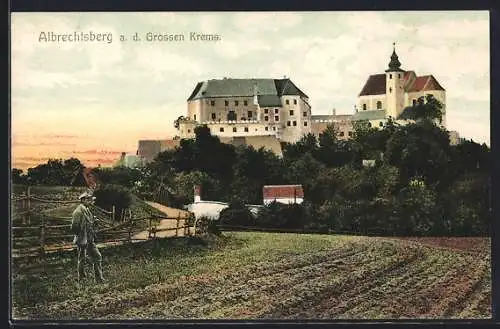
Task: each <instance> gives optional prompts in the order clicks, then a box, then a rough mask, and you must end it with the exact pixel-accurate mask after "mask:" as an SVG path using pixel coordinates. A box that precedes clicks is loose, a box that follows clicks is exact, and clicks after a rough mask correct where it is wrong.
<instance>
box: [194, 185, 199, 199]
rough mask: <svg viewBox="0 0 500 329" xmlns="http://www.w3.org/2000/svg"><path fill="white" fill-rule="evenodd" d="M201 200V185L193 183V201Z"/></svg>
mask: <svg viewBox="0 0 500 329" xmlns="http://www.w3.org/2000/svg"><path fill="white" fill-rule="evenodd" d="M200 201H201V186H200V185H195V186H194V202H195V203H196V202H200Z"/></svg>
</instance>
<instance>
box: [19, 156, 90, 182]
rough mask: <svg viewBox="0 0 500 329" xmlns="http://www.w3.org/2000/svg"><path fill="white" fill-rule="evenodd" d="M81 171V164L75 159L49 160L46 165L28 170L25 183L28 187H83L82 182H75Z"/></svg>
mask: <svg viewBox="0 0 500 329" xmlns="http://www.w3.org/2000/svg"><path fill="white" fill-rule="evenodd" d="M82 169H83V164H82V163H81V162H80V160H78V159H76V158H70V159H66V160H62V159H49V160H48V161H47V163H46V164H41V165H38V166H36V167H34V168H29V169H28V173H27V175H26V180H25V181H26V183H28V184H30V185H50V186H61V185H83V184H84V181H83V180H78V181H77V180H76V178H77V176H78V175H81V171H82ZM75 181H76V182H77V184H75Z"/></svg>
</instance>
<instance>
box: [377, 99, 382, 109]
mask: <svg viewBox="0 0 500 329" xmlns="http://www.w3.org/2000/svg"><path fill="white" fill-rule="evenodd" d="M381 108H382V102H381V101H378V102H377V110H380V109H381Z"/></svg>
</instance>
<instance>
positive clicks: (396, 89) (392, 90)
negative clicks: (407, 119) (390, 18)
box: [385, 43, 405, 119]
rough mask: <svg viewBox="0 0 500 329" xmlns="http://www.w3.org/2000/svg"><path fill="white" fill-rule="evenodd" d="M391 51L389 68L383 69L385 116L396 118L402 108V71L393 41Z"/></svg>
mask: <svg viewBox="0 0 500 329" xmlns="http://www.w3.org/2000/svg"><path fill="white" fill-rule="evenodd" d="M393 47H394V48H393V51H392V55H391V61H390V62H389V68H388V69H387V70H385V74H386V77H385V78H386V79H385V81H386V82H385V88H386V90H385V92H386V104H387V107H386V116H387V117H389V116H390V117H392V118H394V119H396V118H397V117H398V116H399V114H401V112H402V111H403V108H404V93H405V91H404V89H403V84H404V73H405V71H404V70H402V69H401V63H400V62H399V59H398V55H397V54H396V44H395V43H393Z"/></svg>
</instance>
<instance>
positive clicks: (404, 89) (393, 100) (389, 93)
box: [351, 48, 446, 127]
mask: <svg viewBox="0 0 500 329" xmlns="http://www.w3.org/2000/svg"><path fill="white" fill-rule="evenodd" d="M427 95H433V96H434V98H436V99H437V100H438V101H440V102H441V103H442V104H443V109H442V111H443V120H442V122H441V125H443V126H446V90H445V89H444V88H443V86H442V85H441V84H440V83H439V81H438V80H437V79H436V77H434V76H433V75H432V74H429V75H422V76H418V75H417V74H416V73H415V71H411V70H403V69H402V68H401V62H400V61H399V58H398V55H397V54H396V49H395V48H394V49H393V52H392V55H391V59H390V62H389V67H388V68H387V69H386V70H385V73H379V74H373V75H370V76H369V77H368V79H367V81H366V83H365V85H364V86H363V88H362V89H361V92H360V93H359V95H358V102H357V106H356V109H355V114H354V115H353V116H352V118H351V120H352V121H359V120H366V121H368V122H369V123H370V125H371V126H373V127H382V126H383V125H384V122H385V121H386V120H387V119H388V118H389V117H391V118H392V119H394V120H395V121H396V122H399V123H403V124H404V123H406V122H409V121H411V120H409V119H410V117H411V113H412V111H413V110H414V108H415V105H417V102H418V99H419V98H420V97H425V96H427Z"/></svg>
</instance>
